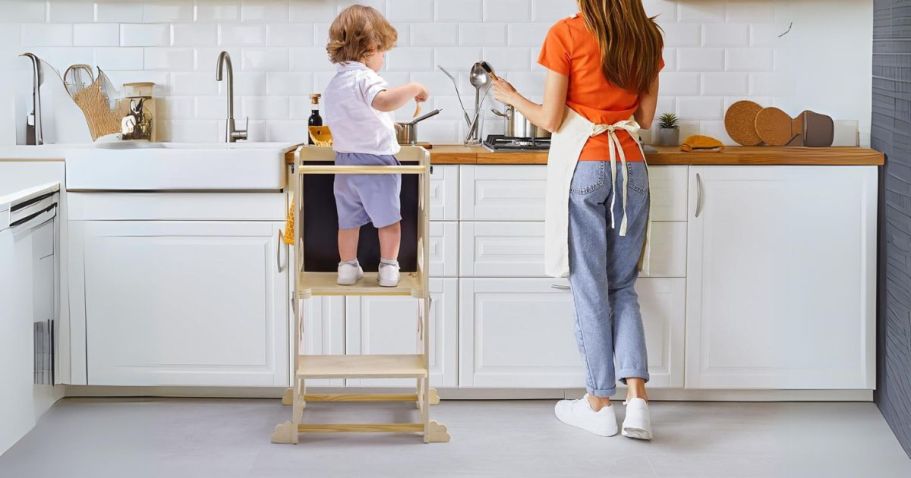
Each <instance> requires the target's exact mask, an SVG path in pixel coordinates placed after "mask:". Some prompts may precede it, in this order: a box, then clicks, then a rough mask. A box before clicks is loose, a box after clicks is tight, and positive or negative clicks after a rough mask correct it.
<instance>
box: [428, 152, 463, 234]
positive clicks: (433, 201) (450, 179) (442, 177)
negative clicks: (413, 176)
mask: <svg viewBox="0 0 911 478" xmlns="http://www.w3.org/2000/svg"><path fill="white" fill-rule="evenodd" d="M458 219H459V167H458V166H455V165H450V166H434V167H433V172H432V173H431V175H430V220H431V221H456V220H458Z"/></svg>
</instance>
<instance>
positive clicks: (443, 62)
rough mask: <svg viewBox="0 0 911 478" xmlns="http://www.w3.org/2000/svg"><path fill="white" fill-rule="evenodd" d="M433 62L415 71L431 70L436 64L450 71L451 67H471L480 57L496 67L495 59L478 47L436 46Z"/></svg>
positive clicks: (456, 68)
mask: <svg viewBox="0 0 911 478" xmlns="http://www.w3.org/2000/svg"><path fill="white" fill-rule="evenodd" d="M435 53H436V54H435V60H434V61H435V62H434V63H433V64H432V65H431V67H430V68H422V69H421V70H416V71H432V70H433V69H435V68H436V67H438V66H442V67H444V68H446V69H447V70H448V71H449V72H450V73H451V72H452V70H453V69H455V70H458V69H465V70H467V69H468V68H470V67H471V65H472V64H474V63H475V62H476V61H480V60H482V59H487V60H489V61H490V62H491V64H492V65H494V68H497V64H496V63H495V59H493V58H489V57H485V56H484V55H483V54H482V53H481V48H480V47H445V48H442V47H441V48H436V49H435Z"/></svg>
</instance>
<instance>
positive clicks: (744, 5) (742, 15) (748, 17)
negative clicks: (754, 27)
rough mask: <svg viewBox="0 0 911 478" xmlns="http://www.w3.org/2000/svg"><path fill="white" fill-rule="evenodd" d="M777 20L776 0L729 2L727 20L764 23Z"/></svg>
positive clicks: (738, 0) (739, 0)
mask: <svg viewBox="0 0 911 478" xmlns="http://www.w3.org/2000/svg"><path fill="white" fill-rule="evenodd" d="M774 20H775V2H769V1H765V0H737V1H733V2H730V1H729V2H728V4H727V21H729V22H742V23H763V22H771V21H774Z"/></svg>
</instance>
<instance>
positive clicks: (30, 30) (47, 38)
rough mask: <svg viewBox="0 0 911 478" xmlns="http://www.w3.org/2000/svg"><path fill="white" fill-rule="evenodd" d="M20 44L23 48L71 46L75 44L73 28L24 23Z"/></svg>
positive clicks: (69, 26) (70, 26)
mask: <svg viewBox="0 0 911 478" xmlns="http://www.w3.org/2000/svg"><path fill="white" fill-rule="evenodd" d="M19 44H20V45H22V46H32V45H34V46H69V45H72V44H73V26H72V25H57V24H47V23H23V24H22V27H21V30H20V36H19Z"/></svg>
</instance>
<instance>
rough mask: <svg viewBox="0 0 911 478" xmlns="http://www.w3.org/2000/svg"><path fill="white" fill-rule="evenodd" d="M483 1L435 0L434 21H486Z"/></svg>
mask: <svg viewBox="0 0 911 478" xmlns="http://www.w3.org/2000/svg"><path fill="white" fill-rule="evenodd" d="M483 3H484V2H483V1H482V0H463V1H460V2H454V1H452V0H434V2H433V4H434V12H435V13H434V19H435V20H436V21H439V22H480V21H481V20H483V19H484V10H483Z"/></svg>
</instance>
